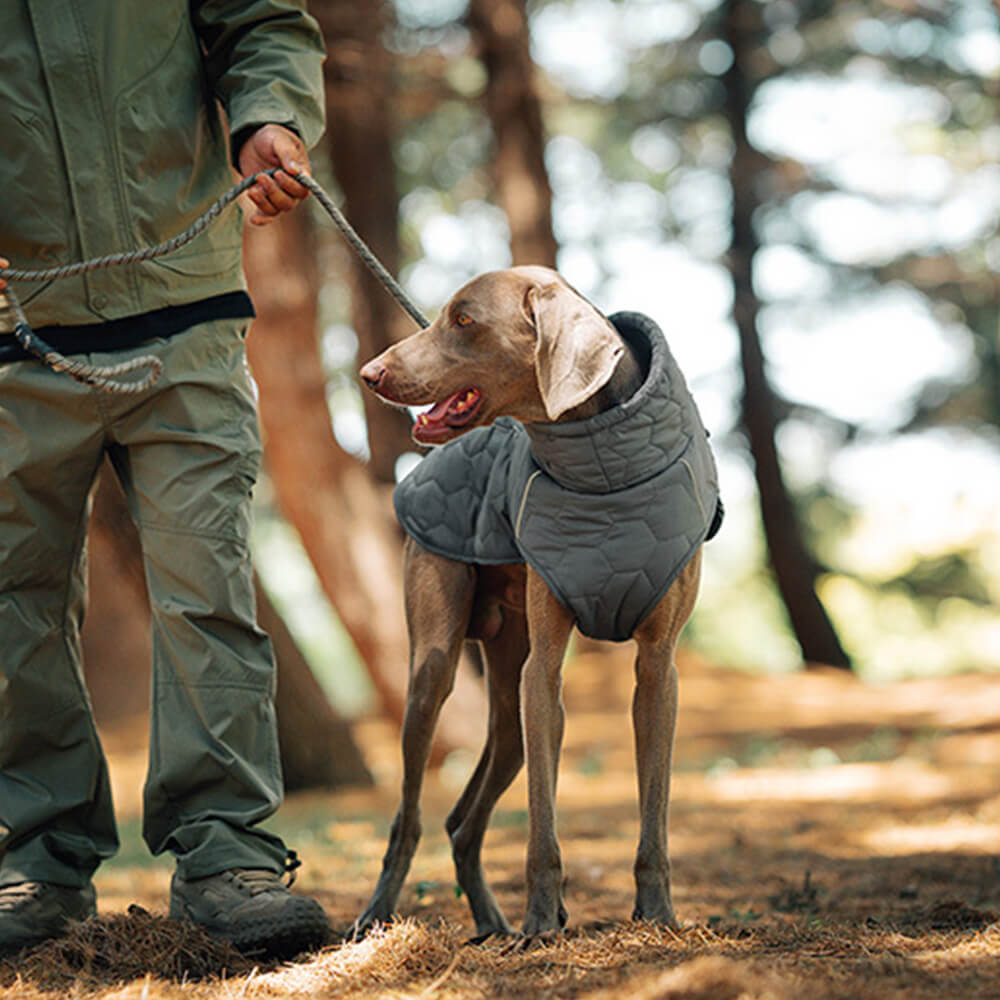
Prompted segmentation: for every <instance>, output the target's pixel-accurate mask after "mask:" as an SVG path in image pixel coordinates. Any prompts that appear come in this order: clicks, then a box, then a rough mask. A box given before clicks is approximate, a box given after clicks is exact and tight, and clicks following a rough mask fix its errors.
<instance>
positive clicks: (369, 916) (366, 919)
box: [344, 908, 393, 942]
mask: <svg viewBox="0 0 1000 1000" xmlns="http://www.w3.org/2000/svg"><path fill="white" fill-rule="evenodd" d="M392 920H393V918H392V914H389V915H388V916H381V915H379V914H378V913H377V912H375V911H374V910H372V909H371V908H369V909H367V910H365V912H364V913H362V914H361V916H360V917H358V919H357V920H355V921H354V923H353V924H351V926H350V928H349V929H348V931H347V933H346V934H345V935H344V940H345V941H350V942H357V941H363V940H364V939H365V938H366V937H368V935H369V934H371V932H372V931H374V930H378V929H379V928H381V927H386V926H387V925H388V924H391V923H392Z"/></svg>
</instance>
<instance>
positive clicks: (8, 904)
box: [0, 882, 45, 911]
mask: <svg viewBox="0 0 1000 1000" xmlns="http://www.w3.org/2000/svg"><path fill="white" fill-rule="evenodd" d="M44 889H45V886H44V885H43V884H42V883H41V882H16V883H15V884H14V885H5V886H2V887H0V911H8V910H16V909H17V908H18V907H19V906H21V905H23V904H24V903H27V902H30V901H31V900H32V899H37V898H38V897H39V896H40V895H41V894H42V891H43V890H44Z"/></svg>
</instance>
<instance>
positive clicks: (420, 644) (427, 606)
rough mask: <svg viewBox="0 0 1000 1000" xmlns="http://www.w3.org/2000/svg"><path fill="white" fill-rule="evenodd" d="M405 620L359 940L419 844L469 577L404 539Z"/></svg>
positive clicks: (381, 916) (385, 906) (382, 915)
mask: <svg viewBox="0 0 1000 1000" xmlns="http://www.w3.org/2000/svg"><path fill="white" fill-rule="evenodd" d="M404 576H405V581H406V621H407V627H408V628H409V632H410V682H409V687H408V690H407V695H406V713H405V715H404V717H403V739H402V743H403V794H402V801H401V802H400V805H399V810H398V812H397V813H396V818H395V819H394V820H393V823H392V829H391V832H390V835H389V846H388V847H387V848H386V852H385V856H384V858H383V859H382V874H381V875H380V876H379V880H378V884H377V885H376V887H375V892H374V893H373V895H372V898H371V900H370V901H369V903H368V905H367V907H366V908H365V910H364V912H363V913H362V914H361V916H359V917H358V919H357V920H356V921H355V923H354V927H353V928H352V932H353V936H354V937H360V936H362V935H363V934H365V933H366V932H367V931H368V930H370V929H371V927H372V926H374V925H375V924H376V923H385V922H386V921H388V920H389V919H391V917H392V914H393V911H394V910H395V908H396V902H397V900H398V898H399V893H400V890H401V889H402V888H403V882H404V881H405V879H406V874H407V872H408V871H409V868H410V862H411V861H412V860H413V854H414V852H415V851H416V849H417V842H418V841H419V840H420V832H421V830H420V789H421V786H422V784H423V778H424V771H425V770H426V767H427V759H428V756H429V755H430V749H431V737H432V736H433V734H434V727H435V725H436V724H437V719H438V714H439V713H440V711H441V706H442V705H443V704H444V701H445V699H446V698H447V697H448V695H449V694H450V692H451V689H452V685H453V684H454V680H455V670H456V668H457V666H458V655H459V652H460V651H461V648H462V642H463V640H464V638H465V633H466V629H467V628H468V625H469V616H470V614H471V610H472V600H473V594H474V591H475V572H474V570H473V569H472V567H471V566H469V565H467V564H465V563H459V562H454V561H452V560H451V559H443V558H441V557H440V556H436V555H433V554H432V553H430V552H427V551H426V550H425V549H422V548H420V546H418V545H417V544H416V543H415V542H412V541H410V540H408V541H407V545H406V565H405V570H404Z"/></svg>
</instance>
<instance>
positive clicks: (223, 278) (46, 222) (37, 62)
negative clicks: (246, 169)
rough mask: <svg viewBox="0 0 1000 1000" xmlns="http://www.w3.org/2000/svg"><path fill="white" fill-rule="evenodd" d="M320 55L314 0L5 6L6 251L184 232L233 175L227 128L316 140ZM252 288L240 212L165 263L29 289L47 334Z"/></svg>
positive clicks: (60, 250) (48, 253)
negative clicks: (268, 128)
mask: <svg viewBox="0 0 1000 1000" xmlns="http://www.w3.org/2000/svg"><path fill="white" fill-rule="evenodd" d="M322 59H323V41H322V37H321V35H320V32H319V28H318V26H317V24H316V22H315V21H314V20H313V18H311V17H310V16H309V15H308V14H307V13H306V10H305V0H152V2H150V0H11V2H8V3H5V4H4V17H3V42H2V44H0V149H2V152H0V192H2V196H0V257H7V258H9V259H10V261H11V263H12V265H13V266H14V267H23V268H42V267H50V266H53V265H56V264H64V263H71V262H73V261H77V260H81V259H87V258H90V257H95V256H99V255H103V254H109V253H116V252H119V251H124V250H132V249H136V248H138V247H142V246H147V245H150V244H154V243H159V242H161V241H163V240H164V239H167V238H168V237H171V236H174V235H176V234H177V233H179V232H181V231H182V230H183V229H185V228H186V227H187V226H188V225H190V223H191V222H192V221H193V220H194V219H195V218H196V217H197V216H199V215H200V214H201V213H202V212H203V211H204V210H205V209H206V208H207V207H208V206H209V205H210V204H211V203H212V202H213V201H214V200H215V199H216V198H218V197H219V195H220V194H222V193H223V192H224V191H225V190H227V189H228V188H229V187H231V186H232V184H233V183H234V180H235V176H234V173H233V167H232V163H233V162H234V158H235V153H234V151H233V150H231V149H230V137H231V136H232V137H237V139H242V138H244V137H245V136H246V134H247V130H249V129H252V128H254V127H259V126H261V125H264V124H268V123H275V124H280V125H285V126H287V127H289V128H291V129H293V130H294V131H295V132H297V133H298V135H299V136H300V137H301V138H302V139H303V141H304V142H305V143H306V145H307V146H313V145H314V144H315V143H316V142H317V140H318V139H319V137H320V135H321V134H322V130H323V122H324V108H323V92H322V74H321V73H320V72H319V67H320V64H321V62H322ZM243 287H244V280H243V275H242V268H241V257H240V219H239V213H238V212H237V211H236V210H233V209H231V210H229V211H228V212H227V213H225V214H224V215H223V216H222V217H221V218H220V219H219V220H217V221H216V222H215V223H214V224H213V225H212V226H210V227H209V228H208V230H207V231H206V232H204V233H203V234H202V235H200V236H199V237H198V238H197V239H196V240H195V241H194V242H193V243H191V244H189V245H188V246H187V247H185V248H183V249H182V250H180V251H178V252H176V253H174V254H171V255H169V256H168V257H165V258H160V259H158V260H155V261H149V262H147V263H143V264H134V265H131V266H128V267H117V268H112V269H109V270H105V271H97V272H93V273H91V274H88V275H83V276H80V277H76V278H64V279H61V280H59V281H58V282H50V283H48V284H45V285H36V284H27V283H24V284H21V285H20V286H19V287H17V292H18V297H19V299H20V300H21V302H22V304H23V305H24V307H25V312H26V313H27V317H28V321H29V322H30V323H31V325H32V326H33V327H36V328H38V327H45V326H52V325H57V326H78V325H86V324H92V323H101V322H103V321H107V320H114V319H119V318H122V317H127V316H137V315H141V314H144V313H147V312H151V311H153V310H157V309H162V308H164V307H166V306H173V305H183V304H186V303H190V302H196V301H198V300H200V299H204V298H208V297H210V296H214V295H219V294H222V293H226V292H230V291H236V290H239V289H242V288H243Z"/></svg>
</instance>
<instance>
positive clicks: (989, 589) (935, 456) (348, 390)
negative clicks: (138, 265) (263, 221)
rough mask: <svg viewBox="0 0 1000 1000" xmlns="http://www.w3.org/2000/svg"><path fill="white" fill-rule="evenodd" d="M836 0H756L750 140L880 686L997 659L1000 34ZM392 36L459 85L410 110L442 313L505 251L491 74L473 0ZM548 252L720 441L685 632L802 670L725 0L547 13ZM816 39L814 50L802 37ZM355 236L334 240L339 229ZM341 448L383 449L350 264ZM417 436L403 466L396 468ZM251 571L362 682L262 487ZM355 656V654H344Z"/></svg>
mask: <svg viewBox="0 0 1000 1000" xmlns="http://www.w3.org/2000/svg"><path fill="white" fill-rule="evenodd" d="M871 6H872V5H871V4H867V3H863V2H843V3H840V4H838V5H837V11H838V15H837V19H836V21H835V24H834V25H833V26H832V27H830V28H828V31H829V37H809V38H805V37H804V36H803V34H802V33H800V30H799V18H798V14H797V7H798V5H797V4H795V3H792V2H790V0H772V2H768V3H762V4H761V7H762V8H763V16H764V19H765V22H766V24H767V26H768V28H769V29H770V30H769V36H768V41H767V44H766V51H765V52H762V54H761V58H766V59H770V60H771V61H772V63H773V65H774V66H776V67H778V68H781V67H786V66H790V65H796V67H797V68H796V69H795V71H794V72H791V73H787V74H782V75H781V76H780V78H775V79H773V80H770V81H767V82H765V83H763V84H762V85H761V86H760V87H759V88H758V90H757V91H756V93H755V95H754V97H753V103H752V111H751V115H750V118H749V122H748V135H749V138H750V141H751V143H752V144H753V146H754V147H755V149H756V150H757V151H759V153H761V154H763V155H764V156H766V157H768V158H769V159H770V160H771V161H773V163H774V164H776V167H775V171H776V174H775V175H776V176H778V177H779V178H782V179H783V180H784V181H785V182H787V183H784V184H783V186H781V187H780V189H779V188H778V187H775V189H774V190H771V191H764V192H763V193H762V208H761V211H760V212H759V213H758V217H757V218H756V219H755V223H756V225H757V228H758V232H759V236H760V239H761V249H760V252H759V253H758V254H757V256H756V258H755V262H754V283H755V290H756V293H757V294H758V296H759V297H760V299H761V302H762V313H761V323H760V326H761V335H762V338H763V342H764V348H765V352H766V356H767V360H768V366H769V368H768V370H769V375H770V377H771V379H772V381H773V384H774V387H775V389H776V390H777V392H778V393H779V395H780V396H781V397H782V399H783V400H784V401H785V408H786V411H787V412H786V419H785V420H784V422H783V424H782V426H781V429H780V432H779V437H778V444H779V450H780V455H781V458H782V460H783V462H784V466H785V472H786V476H787V479H788V482H789V485H790V486H791V488H792V489H793V490H794V491H795V494H796V498H797V500H798V501H799V503H800V509H801V513H802V517H803V521H804V524H805V525H806V527H807V529H808V533H809V541H810V543H811V545H812V546H813V547H814V549H815V550H816V552H817V555H818V556H819V558H820V559H821V561H822V562H823V563H824V565H825V566H827V567H828V572H827V573H826V574H825V575H824V577H823V580H822V585H821V596H822V598H823V601H824V603H825V604H826V607H827V609H828V611H829V613H830V614H831V616H832V618H833V620H834V623H835V625H836V628H837V630H838V632H839V634H840V636H841V638H842V641H843V643H844V645H845V647H846V648H847V649H848V652H849V653H850V654H851V656H852V657H853V659H854V661H855V665H856V668H857V670H858V672H859V673H860V674H861V675H862V676H863V677H864V678H866V679H869V680H872V681H884V680H889V679H894V678H899V677H903V676H913V675H927V674H938V673H947V672H955V671H961V670H970V669H971V670H996V669H1000V613H998V611H997V601H998V598H1000V507H998V504H997V497H998V496H1000V434H998V427H997V419H998V416H1000V396H998V392H1000V374H998V373H1000V363H998V361H997V357H998V344H997V301H996V290H997V287H998V280H997V275H998V272H1000V236H998V228H997V223H998V218H1000V166H998V159H1000V124H998V122H997V109H998V107H1000V103H998V98H1000V35H998V31H997V17H996V12H995V11H994V9H993V8H992V7H991V5H990V4H989V3H988V2H985V0H968V2H966V3H961V4H944V3H941V4H938V3H931V2H923V3H921V2H916V0H914V2H907V0H899V2H897V3H894V4H882V5H880V7H881V8H883V9H888V10H889V11H890V13H891V15H892V16H891V17H886V16H881V17H878V18H876V17H873V16H871V12H870V8H871ZM395 8H396V15H397V18H398V21H399V28H398V30H396V31H395V32H394V34H393V36H392V38H391V39H390V44H392V45H393V46H394V47H396V48H397V49H398V51H399V52H400V53H402V54H404V55H408V56H413V55H415V54H419V53H422V52H428V51H433V52H435V53H437V54H439V55H441V56H443V57H444V58H445V59H446V60H447V65H448V69H447V77H448V82H449V84H450V86H451V88H452V93H453V97H452V98H451V99H450V100H444V101H442V102H441V103H440V104H439V105H438V106H437V107H436V109H435V110H434V111H433V112H432V114H431V115H430V116H428V118H425V119H421V120H420V121H411V122H406V121H404V122H402V123H401V136H400V139H399V141H398V144H397V162H398V168H399V172H400V184H401V191H402V193H403V197H402V204H401V225H402V231H403V238H404V248H405V250H406V254H407V260H406V264H405V267H404V269H403V272H402V275H401V278H402V280H403V282H404V284H405V286H406V288H407V289H408V291H409V292H410V293H411V294H412V295H413V297H414V298H415V299H416V300H417V302H418V303H419V304H420V305H421V306H422V307H423V308H424V309H425V311H426V312H428V313H429V314H430V315H433V314H434V313H435V311H436V310H437V308H438V307H439V306H440V305H441V304H442V303H443V302H444V300H445V299H447V298H448V296H449V295H450V294H451V293H452V291H454V290H455V288H457V287H458V285H459V284H461V283H462V282H463V281H465V280H467V279H468V278H469V277H471V276H472V275H474V274H476V273H478V272H480V271H484V270H489V269H492V268H497V267H504V266H507V265H509V264H510V262H511V261H510V252H509V248H508V232H507V226H506V220H505V217H504V215H503V213H502V212H501V211H500V210H499V209H498V208H497V207H496V206H495V205H493V204H491V203H490V202H489V201H488V191H489V184H488V182H487V180H486V171H487V169H488V163H487V162H486V157H487V156H488V150H489V145H488V126H487V125H486V124H485V118H484V114H483V112H482V110H481V109H480V108H479V106H478V105H477V103H476V101H475V98H476V97H477V96H478V95H479V93H480V91H481V88H482V85H483V70H482V68H481V66H480V64H479V63H478V61H477V60H476V58H475V55H474V53H473V52H472V51H471V50H470V46H469V38H468V35H467V32H466V31H465V29H464V28H463V27H462V25H461V22H460V19H461V16H462V14H463V10H464V4H463V3H462V2H461V0H396V3H395ZM530 10H531V12H532V19H531V29H532V35H533V55H534V57H535V60H536V63H537V66H538V68H539V72H540V74H541V79H540V91H541V97H542V103H543V110H544V113H545V116H546V126H547V129H548V132H549V137H550V138H549V142H548V147H547V154H546V163H547V168H548V172H549V176H550V180H551V184H552V187H553V192H554V225H555V232H556V236H557V238H558V240H559V242H560V246H561V250H560V254H559V267H560V270H561V271H562V273H563V274H564V275H565V276H566V277H567V279H568V280H569V281H570V282H571V283H572V284H574V285H575V286H576V287H577V288H578V289H579V290H580V291H581V292H582V293H583V294H584V295H586V296H587V297H588V298H590V299H591V300H592V301H593V302H595V304H597V305H598V306H599V307H600V308H601V309H602V310H603V311H604V312H606V313H612V312H614V311H616V310H619V309H629V310H639V311H643V312H646V313H648V314H649V315H651V316H652V317H653V318H654V319H656V320H657V321H658V322H659V323H660V325H661V326H662V327H663V328H664V330H665V332H666V333H667V336H668V339H669V341H670V344H671V347H672V349H673V351H674V353H675V355H676V356H677V358H678V360H679V361H680V363H681V366H682V368H683V369H684V370H685V372H686V373H687V376H688V379H689V383H690V385H691V387H692V389H693V391H694V394H695V396H696V399H697V401H698V403H699V406H700V408H701V411H702V414H703V416H704V418H705V421H706V423H707V424H708V426H709V428H710V430H711V432H712V439H713V442H714V443H715V446H716V450H717V455H718V459H719V463H720V472H721V479H722V492H723V496H724V499H725V502H726V506H727V511H728V517H727V521H726V525H725V529H724V530H723V532H722V533H721V534H720V536H719V537H718V538H717V539H716V540H714V541H713V542H712V543H711V544H710V546H709V547H708V550H707V558H706V563H705V576H704V583H703V592H702V597H701V601H700V604H699V607H698V610H697V612H696V615H695V618H694V620H693V622H692V624H691V626H690V627H689V629H688V632H687V638H688V640H689V641H690V642H691V643H693V644H694V645H695V646H696V647H697V648H698V649H699V650H701V651H702V652H703V653H704V654H705V655H706V656H708V657H710V658H711V659H712V660H714V661H715V662H719V663H722V664H726V665H731V666H733V667H739V668H747V669H761V670H766V671H772V672H777V671H788V670H794V669H798V668H799V667H800V655H799V652H798V649H797V647H796V645H795V643H794V641H793V640H792V638H791V636H790V633H789V630H788V626H787V622H786V620H785V617H784V610H783V608H782V605H781V602H780V600H779V598H778V596H777V593H776V591H775V589H774V586H773V583H772V581H771V578H770V575H769V572H768V569H767V563H766V551H765V546H764V542H763V535H762V531H761V526H760V516H759V512H758V509H757V497H756V486H755V483H754V478H753V473H752V467H751V465H750V460H749V452H748V448H747V444H746V441H745V439H744V438H743V436H742V434H741V433H740V432H739V430H738V409H739V394H740V392H741V388H742V380H741V372H740V368H739V356H738V343H737V335H736V330H735V327H734V325H733V321H732V319H731V308H732V301H733V292H732V283H731V279H730V276H729V272H728V271H727V269H726V252H727V249H728V246H729V240H730V223H729V213H730V210H731V203H730V202H731V198H730V183H729V177H728V173H727V171H728V167H729V163H730V158H731V154H732V143H731V140H730V137H729V133H728V131H727V128H726V125H725V122H724V120H723V118H722V116H721V115H720V113H719V112H718V110H717V107H716V104H717V90H718V88H719V86H720V84H719V79H720V77H721V75H722V74H723V73H725V72H726V70H727V69H728V68H729V66H730V64H731V61H732V53H731V51H730V49H729V46H728V45H727V44H726V43H725V42H724V41H722V40H721V39H720V38H717V37H712V31H711V26H712V19H713V16H714V15H717V13H718V4H717V3H716V2H714V0H623V2H614V0H551V2H539V3H535V4H534V5H531V6H530ZM807 50H808V51H809V52H810V53H814V54H815V57H814V58H811V59H807V60H803V58H802V56H803V52H805V51H807ZM335 238H336V237H331V239H335ZM323 308H324V317H325V318H324V324H325V333H324V340H323V345H324V360H325V363H326V364H327V366H328V370H329V375H330V392H329V398H330V407H331V416H332V420H333V425H334V429H335V432H336V435H337V437H338V440H339V441H340V443H341V444H342V445H343V446H344V447H345V448H346V449H348V450H350V451H352V452H353V453H355V454H364V452H365V448H366V445H365V428H364V418H363V415H362V411H361V406H360V395H359V389H358V387H357V382H356V379H355V375H354V373H355V372H356V369H357V366H358V364H359V361H363V360H365V359H359V358H357V356H356V354H357V342H356V339H355V338H354V336H353V333H352V332H351V330H350V329H349V327H348V326H347V320H346V317H347V302H346V293H345V291H344V289H343V283H342V278H341V276H340V275H338V274H337V273H336V271H334V272H333V273H331V274H330V276H329V283H328V286H327V288H326V290H325V293H324V295H323ZM415 460H416V457H415V456H412V457H409V458H408V459H405V460H403V461H401V462H400V468H399V473H400V474H403V473H405V471H406V470H407V469H408V468H409V467H410V466H411V465H412V462H413V461H415ZM256 544H257V546H258V549H259V550H260V551H261V552H262V553H263V555H264V557H263V558H259V559H258V565H259V566H260V567H261V570H262V572H263V573H264V575H265V576H266V578H267V579H268V580H277V579H278V578H279V577H280V581H281V585H280V587H274V588H272V589H273V590H274V594H275V597H276V599H277V600H278V601H279V603H280V604H281V606H282V609H283V611H284V613H285V614H286V616H287V619H288V621H289V622H290V624H292V625H293V627H294V628H295V629H296V631H297V633H298V637H299V639H300V641H301V642H302V645H303V647H304V649H306V651H307V652H310V653H311V659H312V661H313V665H314V667H315V668H316V669H317V672H318V673H320V674H321V675H323V676H324V677H325V683H326V684H327V686H328V688H329V690H330V693H331V694H332V695H333V697H334V699H335V700H336V701H337V703H338V704H339V705H340V706H341V707H343V708H346V709H348V710H353V709H356V708H359V707H361V706H363V705H364V704H366V703H367V700H368V699H369V698H370V693H369V692H368V691H367V689H366V687H365V683H366V682H365V681H364V679H363V672H362V671H361V670H360V669H354V670H348V669H347V668H346V666H345V664H346V662H347V660H348V659H349V653H348V652H347V647H348V643H347V640H346V639H344V638H343V637H342V634H341V633H340V631H339V629H338V626H337V623H336V621H335V620H334V618H333V616H332V613H331V612H330V610H329V607H328V605H327V604H326V602H325V600H324V599H323V598H322V597H321V595H320V592H319V589H318V587H317V586H316V584H315V582H314V581H313V579H312V575H311V570H310V568H309V563H308V560H307V559H306V558H305V556H304V555H302V554H301V552H299V550H298V549H297V547H296V543H295V540H294V537H293V535H292V532H291V531H290V530H289V529H288V528H286V527H285V526H284V525H283V524H282V523H281V522H280V521H279V520H278V519H277V518H276V517H275V515H274V513H273V511H272V508H271V505H270V498H269V493H268V490H267V489H266V486H265V488H264V489H263V490H261V493H260V499H259V503H258V529H257V535H256ZM331 650H336V651H337V653H336V656H335V659H336V660H337V670H336V671H332V672H331V671H330V670H329V669H327V668H328V666H329V661H330V660H331Z"/></svg>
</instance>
